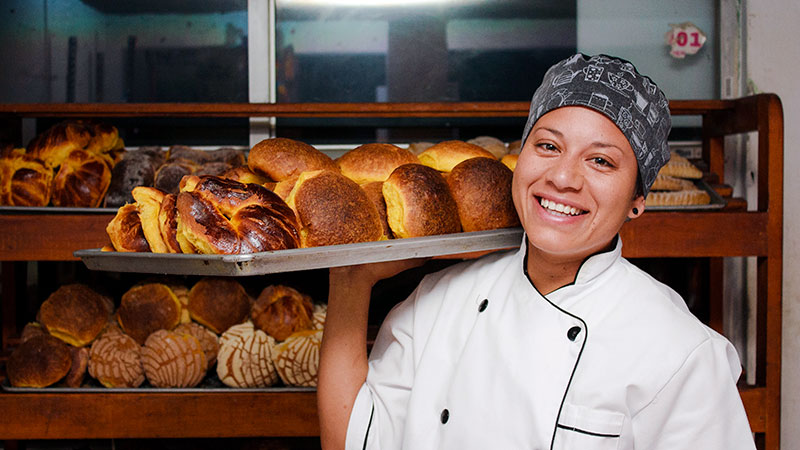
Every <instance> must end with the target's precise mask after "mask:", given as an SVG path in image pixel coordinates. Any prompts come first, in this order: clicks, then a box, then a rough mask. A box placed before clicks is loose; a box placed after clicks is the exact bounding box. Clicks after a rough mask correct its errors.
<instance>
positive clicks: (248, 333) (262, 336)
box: [217, 321, 278, 388]
mask: <svg viewBox="0 0 800 450" xmlns="http://www.w3.org/2000/svg"><path fill="white" fill-rule="evenodd" d="M274 345H275V340H274V339H272V337H271V336H268V335H267V334H266V333H264V332H263V331H261V330H258V329H256V328H255V327H254V326H253V323H252V322H250V321H247V322H245V323H241V324H239V325H234V326H232V327H230V328H229V329H228V330H227V331H225V332H224V333H222V336H220V339H219V352H218V353H217V376H219V379H220V381H222V382H223V383H224V384H225V385H226V386H230V387H234V388H255V387H267V386H272V385H273V384H275V383H277V382H278V373H277V372H276V371H275V364H274V363H273V362H272V347H273V346H274Z"/></svg>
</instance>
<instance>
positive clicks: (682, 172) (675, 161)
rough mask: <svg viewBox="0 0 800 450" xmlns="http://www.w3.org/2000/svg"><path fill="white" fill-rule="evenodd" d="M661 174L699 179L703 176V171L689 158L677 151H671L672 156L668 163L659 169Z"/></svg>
mask: <svg viewBox="0 0 800 450" xmlns="http://www.w3.org/2000/svg"><path fill="white" fill-rule="evenodd" d="M658 173H659V174H661V175H668V176H672V177H676V178H688V179H693V180H699V179H700V178H702V177H703V172H702V171H701V170H700V169H699V168H697V166H695V165H694V164H693V163H692V162H691V161H689V160H688V159H687V158H685V157H683V156H681V155H679V154H678V153H676V152H671V153H670V158H669V161H668V162H667V164H665V165H664V167H662V168H661V170H659V171H658Z"/></svg>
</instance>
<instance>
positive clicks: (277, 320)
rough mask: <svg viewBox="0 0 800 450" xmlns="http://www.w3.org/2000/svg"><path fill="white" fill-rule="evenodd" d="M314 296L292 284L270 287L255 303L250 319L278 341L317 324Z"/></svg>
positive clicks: (265, 289) (262, 292)
mask: <svg viewBox="0 0 800 450" xmlns="http://www.w3.org/2000/svg"><path fill="white" fill-rule="evenodd" d="M313 314H314V306H313V304H312V301H311V297H309V296H308V295H305V294H302V293H300V292H299V291H297V290H296V289H293V288H291V287H289V286H283V285H273V286H267V287H266V288H264V290H263V291H261V294H260V295H259V296H258V299H256V301H255V303H253V307H252V309H251V311H250V318H251V319H252V321H253V324H254V325H255V327H256V328H258V329H259V330H261V331H263V332H265V333H267V334H269V335H270V336H272V337H273V338H275V339H276V340H278V341H282V340H284V339H286V338H288V337H289V336H290V335H291V334H292V333H294V332H296V331H302V330H309V329H311V328H312V327H313Z"/></svg>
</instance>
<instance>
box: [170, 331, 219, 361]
mask: <svg viewBox="0 0 800 450" xmlns="http://www.w3.org/2000/svg"><path fill="white" fill-rule="evenodd" d="M175 332H176V333H178V334H189V335H191V336H193V337H194V338H195V339H197V341H198V342H200V346H201V347H203V352H204V353H205V354H206V361H207V362H208V367H209V368H210V367H211V366H213V365H214V364H216V363H217V352H218V351H219V338H218V337H217V335H216V334H214V332H213V331H211V330H209V329H208V328H206V327H204V326H202V325H199V324H196V323H194V322H190V323H182V324H180V325H178V326H177V327H175Z"/></svg>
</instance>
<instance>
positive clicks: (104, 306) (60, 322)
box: [37, 284, 111, 347]
mask: <svg viewBox="0 0 800 450" xmlns="http://www.w3.org/2000/svg"><path fill="white" fill-rule="evenodd" d="M110 313H111V311H109V306H108V302H107V301H106V300H104V299H103V296H102V295H100V294H98V293H97V292H95V291H94V290H93V289H91V288H90V287H89V286H86V285H84V284H69V285H64V286H61V287H60V288H58V289H57V290H56V291H55V292H53V293H52V294H50V296H49V297H47V300H45V301H44V302H43V303H42V305H41V306H40V307H39V312H38V314H37V322H39V323H40V324H41V325H42V326H43V327H44V328H45V329H46V330H47V332H48V333H49V334H51V335H52V336H54V337H56V338H58V339H61V340H62V341H64V342H66V343H68V344H70V345H73V346H75V347H83V346H84V345H87V344H89V343H90V342H92V341H93V340H94V339H95V338H96V337H97V336H98V335H99V334H100V332H101V331H103V328H105V326H106V323H107V322H108V316H109V314H110Z"/></svg>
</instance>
